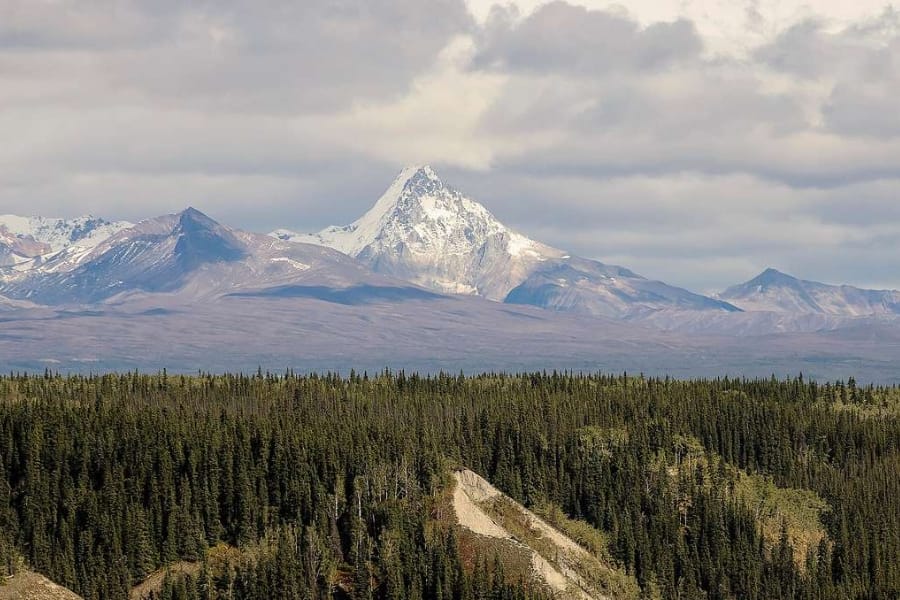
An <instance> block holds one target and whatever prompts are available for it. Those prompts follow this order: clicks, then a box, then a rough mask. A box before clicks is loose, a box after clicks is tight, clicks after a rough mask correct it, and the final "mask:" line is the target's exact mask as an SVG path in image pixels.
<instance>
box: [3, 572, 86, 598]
mask: <svg viewBox="0 0 900 600" xmlns="http://www.w3.org/2000/svg"><path fill="white" fill-rule="evenodd" d="M0 600H81V596H79V595H78V594H76V593H75V592H73V591H71V590H68V589H66V588H64V587H62V586H60V585H56V584H55V583H53V582H52V581H50V580H49V579H47V578H46V577H44V576H43V575H39V574H37V573H32V572H31V571H23V572H21V573H17V574H16V575H13V576H12V577H11V578H10V579H4V580H3V581H2V582H0Z"/></svg>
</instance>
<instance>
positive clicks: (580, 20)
mask: <svg viewBox="0 0 900 600" xmlns="http://www.w3.org/2000/svg"><path fill="white" fill-rule="evenodd" d="M897 98H900V6H898V7H897V8H893V7H892V6H891V5H890V4H888V3H885V2H883V1H880V0H856V1H855V2H853V3H850V2H845V1H838V0H818V1H816V2H801V1H797V0H781V1H776V0H758V1H742V0H709V1H701V0H637V1H633V2H629V3H627V8H625V7H624V6H623V5H622V4H614V3H610V2H603V1H600V0H597V1H592V0H581V1H576V0H570V1H569V2H551V3H544V2H540V1H537V0H519V1H518V2H516V3H505V4H501V5H495V4H494V3H493V2H491V1H489V0H469V1H468V2H466V1H465V0H304V1H303V2H296V1H285V2H279V1H278V0H272V1H270V2H249V1H242V2H238V1H228V0H226V1H216V2H213V1H209V2H193V3H185V2H173V1H170V0H157V1H154V2H125V1H122V2H117V1H115V0H105V1H101V0H79V1H72V2H68V1H66V0H0V131H2V132H3V138H4V139H3V143H2V144H0V213H17V214H43V215H51V216H75V215H79V214H85V213H93V214H97V215H102V216H106V217H107V218H116V219H119V218H121V219H132V220H136V219H140V218H142V217H146V216H151V215H156V214H162V213H166V212H173V211H177V210H180V209H181V208H183V207H185V206H187V205H193V206H195V207H197V208H199V209H201V210H204V211H206V212H208V213H209V214H210V215H211V216H213V217H216V218H218V219H219V220H221V221H223V222H225V223H228V224H231V225H234V226H238V227H242V228H246V229H252V230H258V231H267V230H270V229H273V228H275V227H289V228H294V229H299V230H317V229H319V228H321V227H322V226H324V225H327V224H332V223H346V222H349V221H351V220H353V219H354V218H355V217H357V216H358V215H359V214H361V213H362V212H363V211H364V210H365V209H366V208H368V206H369V205H370V204H372V203H373V202H374V201H375V199H376V198H377V197H378V196H379V195H380V193H381V192H382V191H383V189H384V188H385V187H387V185H388V184H389V183H390V181H391V180H392V179H393V177H394V175H395V174H396V172H397V171H398V170H399V169H400V168H401V167H402V166H404V165H405V164H410V163H423V162H427V163H431V164H432V165H434V166H435V168H436V169H437V170H438V172H439V173H440V174H442V175H443V176H444V179H445V180H447V181H448V182H449V183H451V184H452V185H455V186H456V187H457V188H459V189H461V190H463V191H465V192H468V193H469V194H470V195H471V196H473V197H475V198H476V199H478V200H480V201H481V202H483V203H484V204H485V205H486V206H487V207H488V208H490V209H491V210H492V211H493V212H494V213H495V214H496V215H497V216H498V217H499V218H500V219H501V220H502V221H504V222H506V223H507V224H509V225H511V226H513V227H515V228H517V229H519V230H520V231H522V232H524V233H526V234H528V235H531V236H532V237H535V238H538V239H540V240H542V241H545V242H548V243H551V244H553V245H556V246H559V247H563V248H566V249H568V250H570V251H573V252H577V253H579V254H582V255H584V256H589V257H593V258H598V259H600V260H603V261H606V262H612V263H617V264H622V265H625V266H628V267H630V268H632V269H634V270H636V271H638V272H640V273H642V274H644V275H647V276H651V277H654V278H660V279H664V280H666V281H668V282H671V283H676V284H680V285H685V286H688V287H691V288H693V289H697V290H700V291H712V290H717V289H721V288H722V287H724V286H726V285H729V284H731V283H735V282H737V281H740V280H743V279H747V278H749V277H751V276H753V275H755V274H756V273H757V272H758V271H761V270H762V269H763V268H764V267H766V266H770V265H771V266H775V267H778V268H780V269H782V270H785V271H788V272H791V273H794V274H796V275H800V276H803V277H806V278H810V279H818V280H824V281H829V282H848V283H854V284H858V285H866V286H879V287H900V242H898V240H900V110H898V106H897V104H898V102H897Z"/></svg>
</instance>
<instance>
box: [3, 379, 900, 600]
mask: <svg viewBox="0 0 900 600" xmlns="http://www.w3.org/2000/svg"><path fill="white" fill-rule="evenodd" d="M898 397H900V393H898V392H897V390H896V389H893V388H890V389H888V388H885V389H882V388H871V387H866V388H863V387H858V386H856V384H855V383H854V384H852V385H851V384H850V382H848V383H847V384H828V385H816V384H814V383H810V382H807V381H804V380H802V379H795V380H789V381H775V380H774V379H771V380H757V381H747V380H733V379H727V378H726V379H717V380H707V381H684V382H681V381H672V380H668V379H665V380H662V379H646V378H632V377H609V376H588V375H568V374H559V373H552V374H527V375H515V376H506V375H496V374H491V375H483V376H479V377H470V378H466V377H461V376H448V375H441V376H437V377H432V378H424V377H419V376H416V375H407V374H404V373H397V374H391V373H383V374H380V375H378V376H375V377H371V376H367V375H358V374H351V375H350V377H348V378H342V377H338V376H334V375H325V376H322V375H310V376H294V375H293V374H290V373H288V374H286V375H285V376H275V375H272V374H267V373H256V374H254V375H251V376H245V375H221V376H211V375H199V376H196V377H180V376H179V377H172V376H168V375H166V374H164V373H163V374H160V375H155V376H151V375H142V374H134V373H132V374H122V375H104V376H90V377H86V376H71V377H59V376H54V375H52V374H49V373H48V374H45V375H44V376H41V377H33V376H16V375H13V376H9V377H5V378H0V559H3V558H4V552H5V553H6V555H7V556H8V555H9V553H10V549H12V551H14V552H16V553H20V554H21V555H23V556H24V558H25V560H26V561H27V563H28V564H29V566H31V567H32V568H34V569H36V570H38V571H40V572H42V573H44V574H46V575H48V576H49V577H51V578H52V579H54V580H56V581H58V582H59V583H61V584H63V585H66V586H67V587H70V588H72V589H74V590H76V591H78V592H79V593H80V594H82V595H83V596H85V597H86V598H88V599H91V600H93V599H100V598H124V597H126V596H127V592H128V590H129V589H130V588H131V586H132V585H133V584H135V583H137V582H140V581H141V580H143V579H144V578H145V577H146V576H147V575H148V574H149V573H150V572H152V571H154V570H156V569H158V568H160V567H162V566H164V565H166V564H170V563H172V562H173V561H178V560H188V561H197V560H199V561H201V562H203V563H204V566H203V568H202V570H201V572H200V573H199V574H196V575H190V574H188V575H185V576H179V577H171V578H170V580H169V581H168V582H167V583H165V585H163V589H162V590H161V591H160V594H162V597H165V598H204V599H206V598H213V597H220V598H295V597H296V598H339V597H343V598H346V597H350V598H373V599H379V600H380V599H384V598H410V599H424V598H437V597H440V598H444V599H447V600H449V599H450V598H453V599H454V600H463V599H466V600H467V599H469V598H476V597H478V598H526V597H528V598H534V597H539V596H540V591H538V590H531V589H529V587H528V585H527V583H526V582H525V581H524V580H523V579H521V578H520V576H519V575H518V574H514V573H509V574H507V573H505V572H504V570H503V564H502V561H493V560H492V557H474V558H473V557H466V556H463V553H462V551H461V549H460V548H461V542H460V540H459V539H458V538H457V537H456V534H455V533H454V532H453V529H452V527H449V526H448V525H447V523H448V522H449V520H452V519H450V517H452V515H446V514H440V513H441V512H442V511H441V510H440V506H441V503H440V501H439V499H440V497H441V495H442V494H443V493H444V492H445V489H446V486H447V485H448V472H447V471H448V467H447V465H448V464H459V465H466V466H468V467H470V468H472V469H473V470H474V471H476V472H478V473H480V474H481V475H483V476H485V477H486V478H487V479H488V480H490V481H491V482H492V483H494V484H495V485H497V487H499V488H501V489H502V490H504V491H505V492H506V493H507V494H509V495H510V496H511V497H512V498H514V499H515V500H517V501H519V502H521V503H524V504H526V505H529V506H534V505H536V504H538V503H542V502H552V503H553V504H555V505H557V506H558V507H560V509H561V511H562V512H563V513H565V515H566V517H565V518H566V519H573V520H576V521H580V522H583V523H585V524H587V525H589V526H590V527H591V528H593V529H594V530H595V531H599V532H602V538H596V537H592V536H590V535H587V533H586V532H587V531H588V530H584V531H583V532H582V533H585V535H582V536H581V537H582V538H583V543H584V544H585V545H586V546H589V547H591V549H592V550H593V549H595V547H596V546H598V545H599V544H600V542H599V541H598V540H599V539H604V540H605V541H606V546H607V548H606V550H605V552H606V553H608V555H609V556H610V557H611V558H612V559H613V560H614V561H616V563H617V564H620V565H622V567H623V568H624V569H626V570H627V571H628V573H629V574H630V575H631V576H633V577H634V578H635V580H636V581H637V582H638V584H639V585H640V587H641V590H642V594H643V595H644V596H645V597H662V598H674V597H681V598H701V597H702V598H709V599H715V598H723V599H724V598H735V597H738V598H750V599H765V598H777V597H795V598H831V597H847V598H890V597H896V596H898V594H900V536H897V532H898V531H900V476H898V475H900V448H898V446H900V416H898V414H897V412H896V411H893V410H892V408H891V407H893V406H895V403H896V399H897V398H898ZM878 406H880V407H881V408H880V409H879V410H881V411H882V412H879V413H878V418H873V416H872V410H874V409H873V408H872V407H878ZM668 453H671V454H672V456H671V457H670V456H669V454H668ZM663 455H665V456H666V459H665V460H661V459H660V457H661V456H663ZM675 455H677V458H675ZM712 455H715V456H716V457H721V461H720V464H722V465H726V466H728V467H730V468H734V469H740V470H741V471H744V472H745V473H746V474H747V477H748V478H749V479H747V480H746V481H744V480H741V481H739V482H738V486H737V487H738V488H739V489H741V490H743V492H742V493H744V494H749V495H753V497H764V498H766V502H770V501H771V502H774V504H771V506H774V507H775V508H776V509H777V511H780V512H779V513H775V514H782V515H783V516H784V518H783V519H782V523H779V524H778V534H777V535H776V536H774V538H773V537H772V534H771V532H769V533H767V532H765V531H763V530H762V529H761V528H760V526H759V525H758V521H757V519H756V514H755V510H753V509H752V508H751V507H750V506H749V504H751V503H748V502H746V501H735V495H734V494H729V493H727V490H728V487H727V486H726V485H721V486H720V485H710V481H709V480H710V479H711V480H712V481H713V482H715V481H717V479H716V478H717V477H718V478H720V480H721V481H722V482H725V481H727V480H728V477H727V476H726V475H727V473H724V472H723V473H719V472H718V469H706V470H703V469H700V470H697V469H692V468H687V467H681V466H679V473H678V474H679V476H678V477H677V485H675V486H673V485H672V476H671V474H670V473H669V472H668V469H669V468H670V465H671V464H672V461H671V460H669V459H670V458H675V460H676V461H677V462H678V463H679V465H689V466H690V465H694V466H696V465H699V464H700V461H699V457H700V456H707V457H708V456H712ZM726 470H727V469H726ZM768 481H771V485H772V486H773V487H772V488H768V487H764V488H762V489H757V487H758V486H759V485H760V484H761V482H768ZM766 485H768V484H766ZM789 489H793V490H795V491H793V492H786V495H785V496H784V497H782V494H781V492H779V491H778V490H789ZM801 489H807V490H810V491H812V492H815V494H817V497H821V498H822V499H824V501H826V502H827V503H828V505H830V506H831V510H830V511H828V512H826V513H824V514H823V515H822V517H821V518H822V520H823V521H824V523H823V526H824V531H825V533H826V537H823V538H822V539H821V542H820V543H818V544H817V545H816V550H815V552H809V553H807V557H806V559H805V560H804V561H803V568H800V566H799V565H798V564H797V563H798V560H797V557H796V553H795V552H794V550H793V548H794V543H793V542H794V541H793V540H792V539H791V527H792V519H796V522H800V523H802V522H806V521H808V518H809V516H810V515H811V514H812V512H810V511H816V510H818V509H817V507H816V504H815V502H814V497H813V496H804V495H803V494H802V493H800V492H797V490H801ZM766 490H768V492H766ZM772 490H775V493H774V495H773V494H772V493H771V492H772ZM767 494H768V495H767ZM765 506H769V505H768V504H765V503H764V507H765ZM560 522H561V523H564V524H566V523H568V522H567V521H562V520H560ZM566 526H569V525H566ZM782 528H783V531H782ZM782 534H783V535H782ZM4 535H5V536H6V537H4ZM766 536H768V538H767V537H766ZM775 538H777V539H775ZM767 539H768V541H767ZM219 543H224V544H226V546H224V547H225V548H233V549H235V551H236V552H237V555H236V557H233V558H232V559H227V560H225V559H222V560H219V562H218V563H216V560H218V559H221V558H222V557H218V558H216V557H215V553H212V554H211V553H209V552H207V548H209V547H213V546H216V545H217V544H219ZM220 548H221V547H220ZM223 564H224V565H225V567H223V566H222V565H223ZM216 565H218V567H217V566H216Z"/></svg>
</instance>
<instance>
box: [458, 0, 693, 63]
mask: <svg viewBox="0 0 900 600" xmlns="http://www.w3.org/2000/svg"><path fill="white" fill-rule="evenodd" d="M702 47H703V44H702V41H701V40H700V37H699V36H698V35H697V32H696V30H695V28H694V26H693V24H692V23H691V22H689V21H685V20H680V21H675V22H673V23H656V24H653V25H650V26H649V27H645V28H642V27H640V26H639V25H638V24H637V23H636V22H635V21H633V20H631V19H629V18H628V17H625V16H622V15H619V14H616V13H612V12H606V11H598V10H588V9H586V8H583V7H580V6H573V5H571V4H567V3H566V2H561V1H555V2H550V3H548V4H545V5H543V6H541V7H539V8H538V9H537V10H536V11H535V12H534V13H532V14H531V15H529V16H527V17H526V18H525V19H524V20H523V21H521V22H515V21H514V14H510V12H509V11H503V10H495V11H493V13H492V15H491V18H490V19H489V20H488V22H487V24H486V26H485V30H484V31H483V33H482V35H481V36H480V50H479V53H478V54H477V55H476V57H475V65H476V66H479V67H488V68H494V69H499V70H506V69H512V70H516V71H526V72H546V71H550V72H554V73H558V72H571V73H578V74H586V75H596V74H603V73H609V72H614V71H619V70H635V69H636V70H653V69H658V68H663V67H665V66H667V65H670V64H672V63H676V62H678V61H682V60H688V59H694V58H696V57H697V56H698V55H699V53H700V51H701V50H702Z"/></svg>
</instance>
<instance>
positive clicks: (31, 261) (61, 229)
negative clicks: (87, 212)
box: [0, 215, 132, 271]
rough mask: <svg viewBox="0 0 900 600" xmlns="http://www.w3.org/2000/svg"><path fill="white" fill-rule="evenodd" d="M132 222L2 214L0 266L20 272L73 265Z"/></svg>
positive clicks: (93, 218) (55, 268)
mask: <svg viewBox="0 0 900 600" xmlns="http://www.w3.org/2000/svg"><path fill="white" fill-rule="evenodd" d="M131 225H132V224H131V223H128V222H126V221H118V222H110V221H106V220H105V219H100V218H97V217H91V216H86V217H78V218H75V219H51V218H45V217H19V216H16V215H0V267H13V268H15V270H17V271H26V270H30V269H41V270H48V271H52V270H65V269H67V268H72V267H74V266H76V265H77V264H78V262H79V261H80V259H81V258H83V257H84V256H85V255H86V254H87V253H88V251H89V250H90V249H92V248H94V247H95V246H97V245H98V244H100V243H102V242H103V241H105V240H106V239H108V238H109V237H110V236H112V235H115V234H116V233H118V232H119V231H122V230H123V229H127V228H128V227H131Z"/></svg>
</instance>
